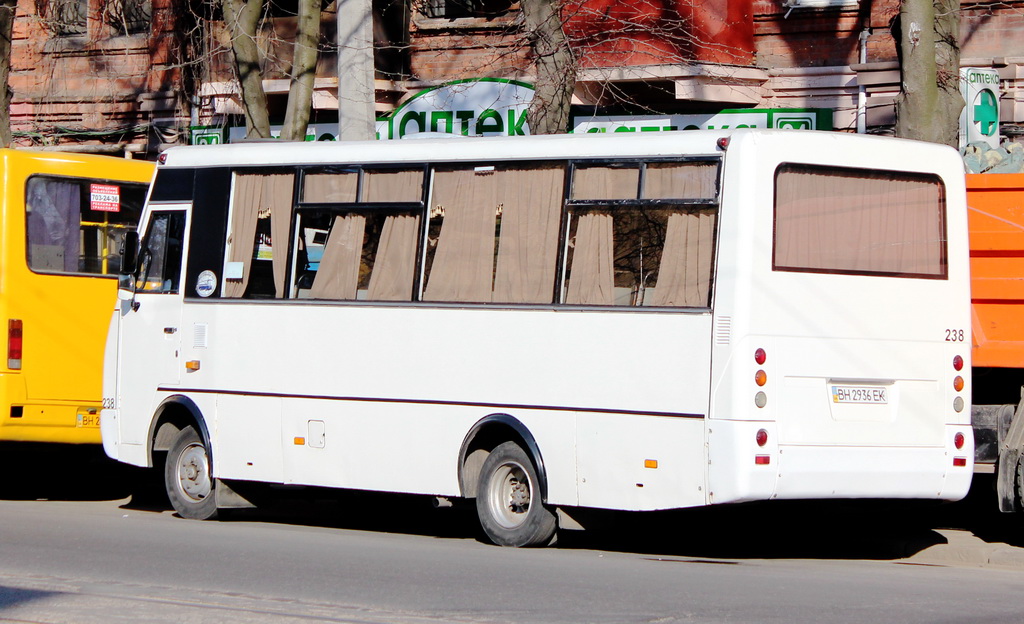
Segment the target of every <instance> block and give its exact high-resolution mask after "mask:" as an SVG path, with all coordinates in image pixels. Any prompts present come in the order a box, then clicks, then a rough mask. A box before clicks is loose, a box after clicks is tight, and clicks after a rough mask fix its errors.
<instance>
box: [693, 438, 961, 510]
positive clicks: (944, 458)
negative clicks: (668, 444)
mask: <svg viewBox="0 0 1024 624" xmlns="http://www.w3.org/2000/svg"><path fill="white" fill-rule="evenodd" d="M710 427H711V433H710V434H709V439H710V440H711V444H710V448H709V451H710V455H711V463H710V465H709V467H708V486H709V487H708V489H709V499H710V500H709V502H711V503H714V504H718V503H732V502H742V501H756V500H770V499H791V500H797V499H851V498H874V499H887V498H891V499H938V500H960V499H961V498H963V497H964V496H966V495H967V491H968V489H969V488H970V485H971V479H972V476H973V472H974V443H973V436H972V435H971V434H970V427H965V426H964V425H946V426H945V434H944V438H945V444H944V445H942V446H938V445H930V446H925V445H921V446H840V445H812V444H801V445H795V444H777V443H773V440H777V439H778V438H777V436H776V435H775V434H776V431H775V428H774V423H768V422H760V423H759V422H738V421H731V422H721V421H720V422H716V423H712V424H711V425H710ZM758 429H764V430H765V431H766V432H767V440H768V442H767V443H766V444H765V445H764V446H763V447H759V446H757V445H756V444H755V443H754V442H753V441H754V440H755V439H756V432H757V430H758ZM957 433H962V434H964V438H963V443H962V446H961V448H959V449H957V448H956V447H955V443H954V440H955V436H956V434H957ZM730 442H731V444H730Z"/></svg>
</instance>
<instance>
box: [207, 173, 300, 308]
mask: <svg viewBox="0 0 1024 624" xmlns="http://www.w3.org/2000/svg"><path fill="white" fill-rule="evenodd" d="M292 180H293V174H290V173H288V174H240V175H236V176H235V189H234V194H233V196H232V202H231V206H232V216H231V234H230V235H229V237H228V243H229V246H230V252H229V254H228V262H241V263H242V264H243V269H242V279H240V280H225V283H224V289H223V294H224V296H225V297H241V296H242V295H243V294H245V289H246V287H247V286H248V284H249V274H250V272H251V269H252V259H253V250H254V248H255V244H256V222H257V220H258V218H259V215H260V214H261V213H262V214H266V213H269V214H270V231H271V233H270V235H271V241H272V242H275V241H276V247H277V249H278V250H279V251H278V253H275V254H274V255H273V266H274V289H275V293H276V296H277V297H281V296H283V293H284V290H285V289H284V276H285V271H286V267H287V259H288V253H287V251H288V242H289V241H288V234H289V230H290V229H291V212H292Z"/></svg>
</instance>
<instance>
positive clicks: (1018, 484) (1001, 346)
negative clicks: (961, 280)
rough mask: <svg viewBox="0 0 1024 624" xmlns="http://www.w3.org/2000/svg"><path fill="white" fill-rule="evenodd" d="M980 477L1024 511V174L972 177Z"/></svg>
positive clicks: (1009, 505) (1002, 503)
mask: <svg viewBox="0 0 1024 624" xmlns="http://www.w3.org/2000/svg"><path fill="white" fill-rule="evenodd" d="M967 205H968V228H969V230H970V247H971V308H972V330H973V339H974V349H973V352H972V359H973V369H972V374H973V382H974V386H973V388H974V393H973V402H974V407H973V409H972V413H971V420H972V423H973V425H974V435H975V470H976V471H978V472H985V471H988V472H994V473H995V475H996V477H995V479H996V491H997V496H998V500H999V508H1000V510H1002V511H1005V512H1012V511H1024V509H1022V500H1024V174H1018V173H1012V174H1011V173H996V174H968V175H967Z"/></svg>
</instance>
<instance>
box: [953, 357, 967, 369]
mask: <svg viewBox="0 0 1024 624" xmlns="http://www.w3.org/2000/svg"><path fill="white" fill-rule="evenodd" d="M963 367H964V359H963V358H962V357H960V356H959V355H955V356H953V369H954V370H962V369H963Z"/></svg>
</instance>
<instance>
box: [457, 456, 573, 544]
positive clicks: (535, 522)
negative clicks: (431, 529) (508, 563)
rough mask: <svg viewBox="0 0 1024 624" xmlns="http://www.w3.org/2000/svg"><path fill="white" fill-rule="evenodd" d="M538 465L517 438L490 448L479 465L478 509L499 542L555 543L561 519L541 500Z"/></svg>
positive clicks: (490, 535) (489, 532)
mask: <svg viewBox="0 0 1024 624" xmlns="http://www.w3.org/2000/svg"><path fill="white" fill-rule="evenodd" d="M540 492H541V484H540V479H538V478H537V469H536V468H534V465H533V462H532V461H531V460H530V457H529V456H528V455H527V454H526V452H525V451H524V450H523V449H522V448H521V447H520V446H519V445H518V444H516V443H515V442H505V443H504V444H500V445H499V446H498V447H497V448H495V449H494V450H493V451H491V454H490V455H488V456H487V459H485V460H484V463H483V466H482V467H481V468H480V481H479V486H478V487H477V494H476V513H477V516H478V517H479V519H480V527H481V528H482V529H483V531H484V534H485V535H486V536H487V538H488V539H489V540H490V541H492V542H493V543H495V544H497V545H498V546H517V547H518V546H539V545H547V544H550V543H552V540H553V538H554V536H555V530H556V529H557V528H558V521H557V519H556V518H555V514H554V513H553V512H552V511H551V510H550V509H548V508H547V507H545V506H544V504H543V502H542V501H541V494H540Z"/></svg>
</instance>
